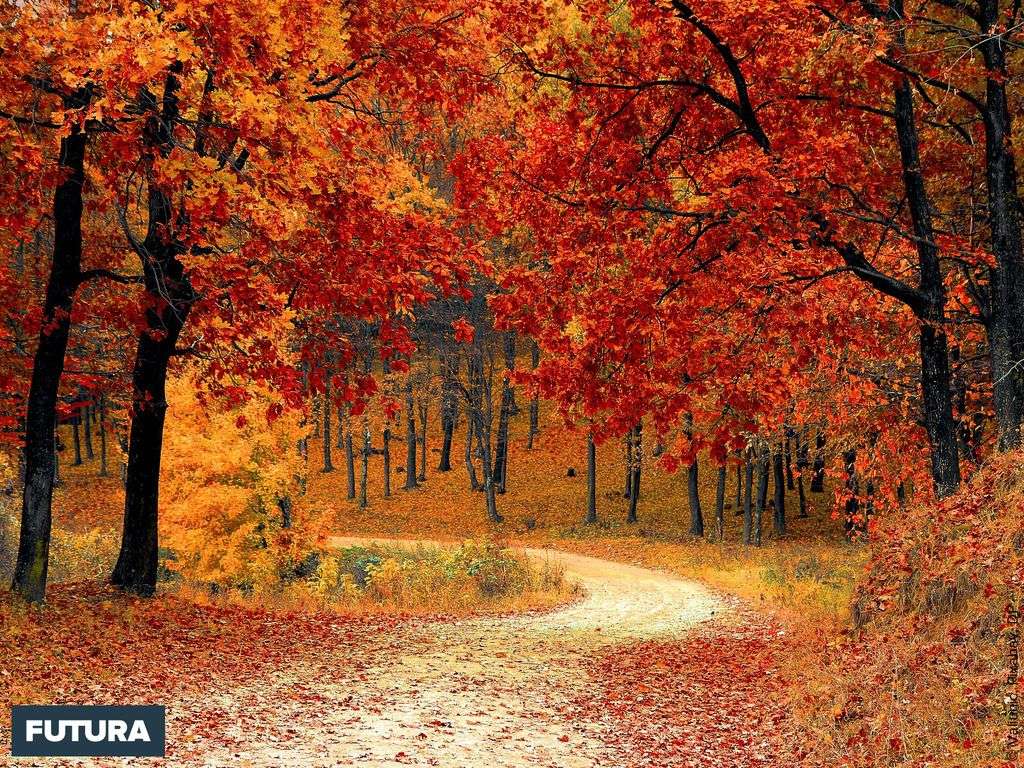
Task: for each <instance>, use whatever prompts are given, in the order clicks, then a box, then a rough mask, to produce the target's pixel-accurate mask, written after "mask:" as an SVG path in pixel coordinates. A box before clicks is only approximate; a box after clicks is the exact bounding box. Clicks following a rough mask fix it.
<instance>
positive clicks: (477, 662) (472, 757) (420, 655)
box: [205, 539, 728, 768]
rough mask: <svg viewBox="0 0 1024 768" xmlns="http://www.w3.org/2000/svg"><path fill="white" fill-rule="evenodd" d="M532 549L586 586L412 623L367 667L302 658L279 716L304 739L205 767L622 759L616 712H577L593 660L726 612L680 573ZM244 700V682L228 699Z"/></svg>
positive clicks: (583, 763) (567, 767)
mask: <svg viewBox="0 0 1024 768" xmlns="http://www.w3.org/2000/svg"><path fill="white" fill-rule="evenodd" d="M356 541H357V540H352V539H335V540H333V543H334V544H336V545H338V546H342V545H347V544H352V543H355V542H356ZM526 552H527V554H528V555H529V556H531V557H533V558H537V559H548V560H551V561H554V562H556V563H557V564H559V565H560V566H561V567H562V568H563V569H564V572H565V576H566V578H567V579H569V580H570V581H572V582H577V583H579V584H580V585H581V586H582V587H583V588H584V589H585V590H586V596H585V597H584V598H583V599H581V600H579V601H577V602H575V603H573V604H571V605H569V606H566V607H564V608H561V609H558V610H555V611H551V612H548V613H541V614H532V615H524V616H516V617H487V618H474V619H468V620H462V621H454V622H415V623H412V624H410V625H409V626H401V627H399V628H398V632H399V639H398V641H397V643H393V644H392V652H390V653H386V654H376V656H377V657H378V658H377V661H376V662H375V663H374V664H373V665H371V666H369V667H367V668H365V669H361V670H359V671H358V673H350V672H349V671H346V670H344V669H339V670H338V671H337V676H334V675H331V676H330V678H329V679H324V677H323V675H322V672H318V673H317V677H316V678H315V679H307V680H302V679H300V678H301V677H302V676H303V672H302V669H303V668H302V667H298V668H297V669H295V670H289V671H287V672H286V673H283V674H282V675H281V676H280V679H279V680H278V681H277V685H278V686H279V691H278V694H279V696H278V702H277V703H276V714H277V717H279V718H280V719H281V720H282V722H288V721H290V720H291V721H293V722H295V723H296V729H297V733H296V735H295V737H294V738H289V739H288V740H287V742H286V743H282V744H280V745H279V747H277V748H275V746H274V744H273V743H268V742H267V741H266V740H264V739H258V741H259V742H260V743H255V742H256V741H257V740H253V741H249V744H248V746H246V747H242V748H240V749H236V750H235V751H232V752H231V753H230V754H227V753H225V754H221V755H211V754H207V755H206V756H205V759H206V761H207V763H206V764H207V765H241V766H247V765H248V766H294V767H296V768H298V766H302V767H303V768H311V767H313V766H347V765H358V766H395V765H401V764H409V765H435V766H445V767H446V768H462V767H466V768H470V767H473V768H477V767H479V768H500V767H503V766H509V767H513V766H551V767H552V768H591V767H592V766H607V767H609V768H613V767H614V766H617V765H621V764H622V756H621V755H617V754H615V752H614V750H615V749H616V748H615V747H614V746H612V745H613V744H614V743H615V740H614V739H613V738H610V735H611V734H609V733H608V729H609V728H610V727H611V725H610V723H609V722H605V721H602V720H594V719H592V718H587V717H584V716H582V715H581V714H580V713H579V711H578V709H577V707H578V702H579V701H580V700H581V699H583V698H585V697H587V696H588V694H592V693H593V691H594V688H595V686H594V684H593V681H592V680H591V679H590V678H589V673H588V672H587V665H586V664H585V661H586V660H587V659H588V658H589V657H590V656H592V655H593V654H594V652H595V651H598V650H601V649H602V648H607V647H608V646H618V645H622V646H623V647H624V648H625V647H626V646H628V645H632V644H634V643H637V642H642V641H644V640H648V639H653V638H659V637H679V636H680V635H682V634H683V633H685V632H686V631H687V630H688V629H690V628H692V627H694V626H696V625H697V624H699V623H701V622H704V621H706V620H708V619H709V618H711V617H712V616H713V615H715V614H716V612H722V611H725V610H728V609H727V607H726V606H725V605H724V604H723V603H722V602H721V601H720V600H719V599H718V598H716V597H715V596H714V595H713V594H711V593H710V592H709V591H708V590H706V589H704V588H703V587H702V586H700V585H698V584H695V583H693V582H689V581H684V580H682V579H679V578H676V577H673V576H671V575H667V574H663V573H658V572H655V571H651V570H648V569H645V568H639V567H634V566H629V565H623V564H620V563H614V562H609V561H605V560H600V559H596V558H591V557H584V556H580V555H572V554H567V553H562V552H555V551H552V550H538V549H529V550H526ZM394 651H397V652H394ZM296 685H298V686H300V687H309V688H311V689H315V690H316V691H317V694H318V697H317V700H318V701H320V702H322V705H319V706H316V707H315V709H316V711H315V712H311V711H310V703H309V701H308V700H298V701H293V700H292V699H291V698H289V696H288V695H286V693H287V692H288V691H293V690H294V689H295V687H296ZM249 695H250V696H252V697H256V696H258V697H259V698H260V699H262V700H263V701H266V699H267V697H268V696H275V692H274V691H273V690H270V691H268V690H267V687H266V681H263V682H262V683H261V689H260V690H259V691H257V690H253V691H251V692H249ZM246 698H247V696H246V695H239V692H237V691H236V692H235V694H234V695H232V696H231V697H230V699H231V700H230V701H225V702H224V705H225V710H226V711H227V712H228V713H229V714H230V711H231V709H232V708H233V707H238V706H240V705H239V702H243V704H241V706H244V701H246ZM311 724H315V727H311ZM250 750H251V751H250Z"/></svg>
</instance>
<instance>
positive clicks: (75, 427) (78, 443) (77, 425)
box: [71, 416, 82, 467]
mask: <svg viewBox="0 0 1024 768" xmlns="http://www.w3.org/2000/svg"><path fill="white" fill-rule="evenodd" d="M81 423H82V417H81V416H75V417H74V418H73V419H72V420H71V440H72V442H73V443H74V445H75V460H74V461H73V462H71V466H73V467H80V466H82V433H81Z"/></svg>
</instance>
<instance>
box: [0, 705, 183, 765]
mask: <svg viewBox="0 0 1024 768" xmlns="http://www.w3.org/2000/svg"><path fill="white" fill-rule="evenodd" d="M164 714H165V713H164V708H163V707H162V706H137V707H136V706H131V707H100V706H96V707H72V706H17V707H13V708H12V709H11V755H12V756H14V757H163V756H164Z"/></svg>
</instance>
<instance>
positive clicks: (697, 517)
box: [686, 458, 704, 536]
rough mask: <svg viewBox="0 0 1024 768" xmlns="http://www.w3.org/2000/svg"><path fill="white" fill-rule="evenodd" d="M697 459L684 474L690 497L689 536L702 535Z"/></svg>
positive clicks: (702, 525) (702, 514) (702, 520)
mask: <svg viewBox="0 0 1024 768" xmlns="http://www.w3.org/2000/svg"><path fill="white" fill-rule="evenodd" d="M698 471H699V468H698V466H697V459H696V458H695V459H694V460H693V461H691V462H690V466H689V468H688V469H687V472H686V487H687V491H688V494H689V497H690V535H691V536H703V535H704V513H703V511H702V510H701V508H700V488H699V486H698V483H697V481H698V475H697V473H698Z"/></svg>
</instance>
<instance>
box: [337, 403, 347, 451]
mask: <svg viewBox="0 0 1024 768" xmlns="http://www.w3.org/2000/svg"><path fill="white" fill-rule="evenodd" d="M334 415H335V417H336V420H335V423H336V424H337V425H338V428H337V429H336V430H335V432H336V434H335V437H334V447H335V448H337V449H338V450H339V451H340V450H344V448H345V432H346V430H345V429H343V425H344V424H345V409H344V408H342V407H341V406H340V405H339V406H338V407H337V408H335V409H334Z"/></svg>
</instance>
